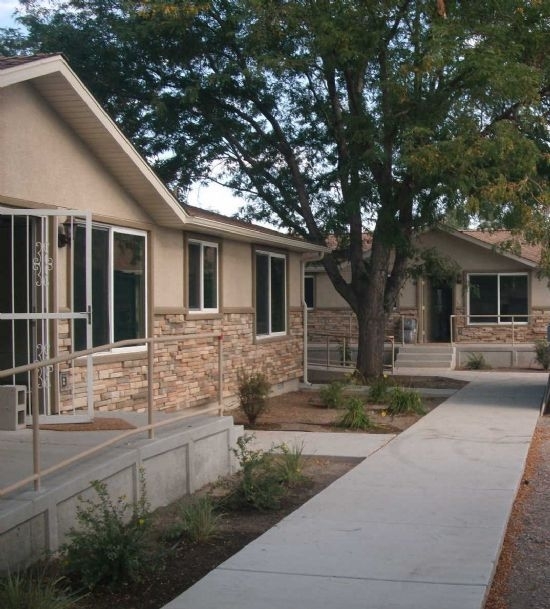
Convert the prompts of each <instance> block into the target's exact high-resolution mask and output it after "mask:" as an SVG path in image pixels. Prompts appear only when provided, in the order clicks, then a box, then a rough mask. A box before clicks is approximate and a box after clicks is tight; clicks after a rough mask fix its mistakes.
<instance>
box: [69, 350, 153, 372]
mask: <svg viewBox="0 0 550 609" xmlns="http://www.w3.org/2000/svg"><path fill="white" fill-rule="evenodd" d="M145 357H147V347H146V346H145V345H144V346H143V347H131V348H125V349H115V350H113V351H104V352H102V353H94V354H93V355H92V359H93V362H94V364H109V363H111V362H120V361H121V360H138V359H140V360H142V359H144V358H145ZM87 359H88V358H87V356H83V357H79V358H78V359H76V360H75V366H79V367H83V366H86V363H87Z"/></svg>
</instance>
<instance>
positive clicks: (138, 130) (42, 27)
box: [0, 0, 550, 376]
mask: <svg viewBox="0 0 550 609" xmlns="http://www.w3.org/2000/svg"><path fill="white" fill-rule="evenodd" d="M22 5H23V8H24V10H23V15H22V17H21V18H20V22H21V23H22V24H24V25H25V26H26V28H27V30H28V35H25V36H23V37H22V38H20V39H17V36H15V37H14V36H13V33H12V35H11V36H8V35H6V36H5V37H4V42H3V43H2V42H0V45H2V44H3V48H4V52H6V51H18V50H22V49H24V50H33V51H42V52H44V51H59V50H61V51H63V52H64V53H65V54H66V55H67V57H68V58H69V60H70V62H71V65H72V66H73V67H74V68H75V69H76V70H77V72H78V73H79V74H80V75H81V77H82V78H83V79H84V81H85V82H86V83H87V85H88V86H89V87H90V88H91V89H92V91H93V92H94V94H95V95H96V96H97V97H98V98H99V99H100V100H101V102H102V103H104V104H105V105H106V107H107V108H108V110H109V111H110V112H111V114H112V115H113V116H114V117H115V118H116V120H117V121H119V123H120V124H121V126H122V128H123V129H124V130H125V131H126V133H127V134H128V135H129V136H130V137H131V138H132V139H133V140H134V142H135V143H136V145H137V146H138V147H139V148H140V149H141V150H142V151H143V152H144V153H145V154H146V155H147V156H148V157H149V159H150V160H152V161H154V162H155V165H156V168H157V171H158V172H159V174H160V175H161V177H163V178H164V179H165V180H167V181H168V182H170V183H172V185H178V186H180V187H181V188H182V189H185V187H186V186H187V185H188V184H189V182H190V181H191V180H193V179H197V178H198V179H204V178H207V177H208V175H209V172H210V170H211V168H212V166H213V164H214V163H218V167H221V168H222V169H221V170H220V171H219V172H218V175H219V176H220V177H219V179H221V180H223V181H225V183H226V184H228V185H230V186H231V187H232V188H234V189H235V190H236V191H238V192H240V193H241V194H243V195H245V196H246V197H247V200H248V203H247V205H246V207H245V209H244V210H243V212H242V213H243V214H244V216H245V217H246V218H250V219H260V220H269V221H271V222H272V223H275V224H277V225H279V226H281V227H286V228H287V229H288V230H289V232H291V233H292V234H296V235H301V236H303V237H307V238H308V239H311V240H313V241H314V242H317V243H323V242H325V240H326V238H327V236H328V235H334V236H335V237H336V242H337V245H338V247H337V248H336V249H335V250H334V251H333V252H332V253H331V254H330V255H328V256H326V257H325V259H324V261H323V264H324V267H325V269H326V272H327V273H328V275H329V277H330V279H331V280H332V283H333V284H334V286H335V288H336V290H337V291H338V292H339V293H340V295H341V296H342V297H343V298H344V299H345V300H346V301H347V302H348V303H349V305H350V306H351V308H352V309H353V311H354V312H355V314H356V316H357V319H358V325H359V355H358V368H359V370H360V371H361V372H362V373H363V375H365V376H374V375H377V374H380V373H381V371H382V353H383V342H384V328H385V323H386V321H387V319H388V316H389V314H390V312H391V310H392V308H393V306H394V303H395V301H396V297H397V295H398V293H399V290H400V288H401V287H402V285H403V281H404V279H405V277H406V274H407V272H408V271H407V267H408V262H409V261H410V259H411V258H412V257H413V256H414V249H413V246H412V242H411V238H412V235H413V234H414V233H415V232H417V231H422V230H424V229H426V228H429V227H431V226H434V225H437V224H438V223H439V222H441V221H442V220H443V219H444V218H452V219H453V220H454V221H460V222H461V223H463V222H464V221H466V219H467V218H475V219H476V220H477V221H479V222H486V223H487V224H488V225H489V226H501V227H506V228H510V229H514V230H516V229H520V228H523V229H526V230H527V234H528V236H529V237H530V238H532V239H535V238H537V239H540V238H541V231H542V230H546V213H547V211H546V210H547V206H548V204H549V202H550V201H549V199H550V195H549V189H548V176H549V168H550V163H549V152H550V150H549V130H548V114H549V110H550V105H549V93H550V85H549V75H550V41H549V39H548V35H547V32H548V29H549V27H550V3H549V2H547V1H546V0H538V1H537V0H531V1H525V0H523V1H520V0H499V1H496V0H490V1H488V2H485V3H471V2H464V1H458V0H457V1H448V2H444V1H443V0H437V1H435V2H434V1H433V0H430V1H427V0H426V1H420V0H417V1H413V0H399V1H395V0H373V1H372V2H365V1H361V0H210V1H209V2H208V1H206V0H205V1H204V2H201V1H200V0H196V1H195V2H193V1H190V0H142V1H140V2H136V1H132V0H90V1H84V0H69V1H68V2H65V3H57V4H54V6H53V8H48V7H47V6H46V5H43V4H41V3H40V2H34V1H31V0H24V1H23V2H22ZM182 195H183V191H182ZM366 229H369V230H370V232H371V239H370V252H369V254H368V255H365V251H364V247H363V235H364V232H365V230H366ZM344 258H345V259H346V260H347V261H348V262H349V265H350V269H351V278H350V279H348V278H346V277H345V276H344V275H343V274H342V270H341V264H340V263H341V262H342V260H343V259H344Z"/></svg>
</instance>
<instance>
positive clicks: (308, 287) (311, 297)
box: [304, 275, 315, 309]
mask: <svg viewBox="0 0 550 609" xmlns="http://www.w3.org/2000/svg"><path fill="white" fill-rule="evenodd" d="M304 300H305V302H306V306H307V308H308V309H313V308H314V307H315V276H314V275H306V276H305V277H304Z"/></svg>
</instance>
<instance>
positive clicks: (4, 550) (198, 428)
mask: <svg viewBox="0 0 550 609" xmlns="http://www.w3.org/2000/svg"><path fill="white" fill-rule="evenodd" d="M241 433H242V428H241V427H240V426H234V425H233V419H232V418H231V417H220V418H211V417H208V418H207V417H201V418H199V419H198V420H193V419H189V420H188V421H187V422H186V425H185V427H182V428H181V431H176V432H171V433H170V435H167V436H165V437H161V438H159V439H155V440H142V441H140V442H139V445H138V446H136V447H132V448H128V449H127V450H125V449H122V450H121V449H120V448H118V449H117V451H116V453H115V454H113V453H109V455H103V456H102V457H100V458H95V459H93V460H92V463H86V464H84V463H82V464H80V465H79V466H77V467H73V468H71V469H69V470H68V471H65V472H62V473H61V474H59V475H57V476H56V477H55V478H52V479H48V480H46V481H45V482H44V485H43V489H42V490H41V491H40V492H38V493H37V492H31V491H27V492H24V493H20V494H17V495H15V496H14V497H13V498H8V499H5V500H2V501H0V572H5V571H7V570H8V569H10V570H11V571H12V572H13V570H14V569H17V568H19V567H22V566H25V565H28V564H30V563H32V562H34V561H36V560H38V559H39V558H41V557H42V556H43V555H44V554H45V553H49V552H55V551H56V550H57V549H58V548H59V546H60V545H61V544H62V543H63V542H64V540H65V539H66V534H67V532H68V531H69V530H70V529H71V527H73V526H75V525H76V519H75V516H76V507H77V505H78V503H79V497H82V498H94V500H95V499H96V498H97V497H96V494H95V491H93V489H92V488H91V485H90V481H91V480H101V481H104V482H105V483H106V484H107V486H108V490H109V492H110V494H111V496H112V497H113V498H115V499H116V498H118V497H120V496H121V495H125V496H126V497H127V498H128V500H129V501H132V500H136V499H137V498H138V496H139V478H140V475H139V473H140V469H141V468H142V469H143V471H144V473H145V480H146V486H147V498H148V500H149V501H150V503H151V508H152V509H154V508H157V507H159V506H162V505H166V504H168V503H170V502H171V501H174V500H176V499H178V498H179V497H182V496H183V495H186V494H189V493H192V492H194V491H195V490H196V489H198V488H200V487H201V486H204V485H205V484H207V483H209V482H213V481H214V480H216V479H217V478H218V477H220V476H224V475H227V474H230V473H232V472H233V471H235V469H236V463H235V460H234V457H233V455H232V453H231V450H230V449H231V447H232V446H234V444H235V441H236V439H237V437H238V436H239V435H240V434H241Z"/></svg>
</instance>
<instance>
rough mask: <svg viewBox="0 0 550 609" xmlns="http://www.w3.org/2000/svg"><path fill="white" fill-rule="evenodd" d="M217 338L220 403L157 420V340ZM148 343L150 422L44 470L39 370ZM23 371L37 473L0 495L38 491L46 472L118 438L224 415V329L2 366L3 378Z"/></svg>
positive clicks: (120, 343)
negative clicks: (195, 418)
mask: <svg viewBox="0 0 550 609" xmlns="http://www.w3.org/2000/svg"><path fill="white" fill-rule="evenodd" d="M196 338H201V339H217V341H218V391H217V393H218V395H217V398H218V403H217V405H216V406H211V407H209V408H201V409H193V410H190V411H188V412H186V413H183V414H181V415H178V416H177V417H173V418H170V419H169V420H167V421H162V422H157V423H155V422H154V421H153V408H154V393H153V375H154V347H155V344H157V343H165V342H184V341H185V340H190V339H196ZM143 344H146V345H147V425H143V426H141V427H138V428H136V429H132V430H131V431H125V432H124V433H122V434H118V435H117V436H115V437H113V438H111V439H110V440H107V441H105V442H103V443H101V444H99V445H97V446H94V447H93V448H91V449H88V450H86V451H83V452H81V453H79V454H78V455H74V456H73V457H71V458H69V459H65V460H63V461H61V462H60V463H57V464H56V465H53V466H52V467H49V468H47V469H44V470H42V469H41V463H40V461H41V459H40V424H39V416H40V415H39V406H38V402H39V400H38V382H39V378H38V374H39V370H40V369H41V368H42V367H44V366H54V365H56V364H61V363H64V362H68V361H71V360H73V359H76V358H79V357H82V356H85V355H91V354H94V353H104V352H105V351H107V350H111V349H113V348H119V347H129V346H135V345H143ZM21 372H30V373H31V409H32V414H31V416H32V453H33V474H32V475H31V476H28V477H26V478H24V479H23V480H19V481H18V482H16V483H14V484H11V485H10V486H7V487H4V488H2V489H0V497H3V496H4V495H6V494H8V493H11V492H13V491H15V490H17V489H19V488H22V487H24V486H26V485H27V484H29V483H31V482H34V488H35V490H36V491H38V490H40V484H41V478H42V477H43V476H45V475H48V474H51V473H54V472H56V471H58V470H60V469H62V468H64V467H67V466H68V465H71V464H72V463H74V462H76V461H79V460H81V459H83V458H85V457H88V456H90V455H92V454H95V453H97V452H100V451H101V450H103V449H104V448H107V447H108V446H111V445H112V444H114V443H116V442H118V441H119V440H121V439H123V438H126V437H128V436H131V435H134V434H138V433H142V432H144V431H147V432H148V437H149V439H152V438H153V437H154V430H155V429H156V428H157V427H161V426H164V425H168V424H170V423H173V422H175V421H179V420H181V419H184V418H188V417H190V416H196V415H198V414H206V413H209V412H214V411H217V412H218V414H219V416H222V415H223V334H222V333H221V332H212V333H207V334H178V335H167V336H157V337H150V338H136V339H128V340H122V341H117V342H115V343H109V344H108V345H101V346H98V347H93V348H91V349H84V350H82V351H75V352H74V353H67V354H64V355H59V356H57V357H53V358H50V359H47V360H41V361H38V362H33V363H31V364H27V365H25V366H17V367H15V368H10V369H8V370H0V379H2V378H6V377H9V376H12V375H14V374H19V373H21Z"/></svg>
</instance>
